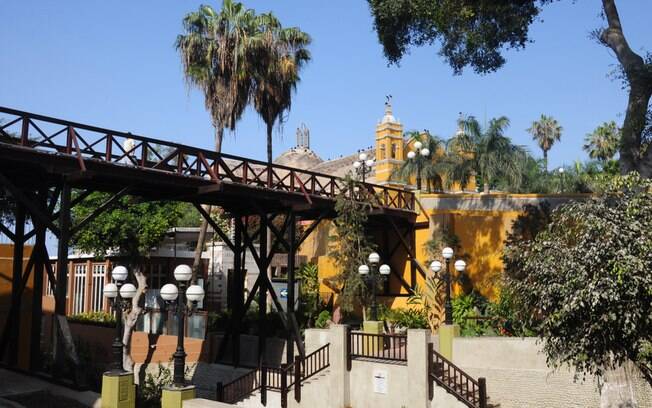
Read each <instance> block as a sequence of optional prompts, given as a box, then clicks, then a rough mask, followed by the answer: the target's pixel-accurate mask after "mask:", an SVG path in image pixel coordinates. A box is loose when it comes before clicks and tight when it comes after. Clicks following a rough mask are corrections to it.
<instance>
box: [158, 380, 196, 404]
mask: <svg viewBox="0 0 652 408" xmlns="http://www.w3.org/2000/svg"><path fill="white" fill-rule="evenodd" d="M193 398H195V386H194V385H186V386H185V387H175V386H170V387H165V388H163V395H162V396H161V408H182V407H183V401H185V400H189V399H193Z"/></svg>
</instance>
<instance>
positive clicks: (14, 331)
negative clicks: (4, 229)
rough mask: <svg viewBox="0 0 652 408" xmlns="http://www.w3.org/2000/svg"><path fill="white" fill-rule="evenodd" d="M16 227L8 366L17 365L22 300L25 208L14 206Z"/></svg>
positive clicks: (9, 320) (9, 318) (9, 319)
mask: <svg viewBox="0 0 652 408" xmlns="http://www.w3.org/2000/svg"><path fill="white" fill-rule="evenodd" d="M15 214H16V215H15V216H16V224H15V225H16V226H15V230H14V237H15V241H14V254H13V267H12V271H13V275H12V279H11V315H10V316H8V324H9V355H8V359H7V362H8V363H9V365H10V366H15V365H16V364H17V363H18V354H19V343H20V342H19V339H20V315H21V313H20V309H21V303H22V302H21V299H22V293H21V292H22V288H21V284H22V280H23V254H24V249H25V242H24V237H25V207H24V206H23V205H22V204H20V203H18V204H17V205H16V213H15Z"/></svg>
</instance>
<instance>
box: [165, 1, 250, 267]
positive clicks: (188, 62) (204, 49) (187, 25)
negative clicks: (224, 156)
mask: <svg viewBox="0 0 652 408" xmlns="http://www.w3.org/2000/svg"><path fill="white" fill-rule="evenodd" d="M255 22H256V16H255V12H254V11H253V10H251V9H246V8H245V7H244V6H243V5H242V4H241V3H238V2H234V1H232V0H224V1H223V3H222V9H221V10H220V12H217V11H215V10H214V9H213V8H212V7H210V6H206V5H202V6H200V7H199V10H197V11H195V12H192V13H189V14H188V15H186V16H185V17H184V19H183V28H184V33H183V34H180V35H179V36H178V37H177V41H176V48H177V50H178V51H179V52H180V54H181V61H182V64H183V71H184V75H185V78H186V81H187V83H188V85H189V86H192V87H196V88H198V89H200V90H201V91H202V92H203V93H204V104H205V106H206V109H207V110H208V111H209V113H210V115H211V120H212V123H213V127H214V128H215V151H216V152H218V153H219V152H221V150H222V139H223V137H224V129H225V128H228V129H230V130H234V129H235V125H236V122H237V121H238V120H239V119H240V118H241V116H242V114H243V112H244V110H245V108H246V106H247V104H248V103H249V97H250V94H251V86H252V81H251V72H250V70H251V67H252V64H251V63H250V61H249V60H248V59H247V58H248V57H250V55H251V51H250V50H251V47H252V41H251V40H252V38H253V37H254V35H255V34H256V25H255ZM207 211H208V213H209V214H210V212H211V207H210V206H209V207H208V208H207ZM207 229H208V222H207V221H206V220H202V224H201V228H200V230H199V237H198V239H197V246H196V247H195V253H194V260H193V272H194V273H195V274H196V273H197V271H198V269H199V265H200V262H201V252H202V250H203V248H204V243H205V241H206V232H207ZM193 280H194V279H193Z"/></svg>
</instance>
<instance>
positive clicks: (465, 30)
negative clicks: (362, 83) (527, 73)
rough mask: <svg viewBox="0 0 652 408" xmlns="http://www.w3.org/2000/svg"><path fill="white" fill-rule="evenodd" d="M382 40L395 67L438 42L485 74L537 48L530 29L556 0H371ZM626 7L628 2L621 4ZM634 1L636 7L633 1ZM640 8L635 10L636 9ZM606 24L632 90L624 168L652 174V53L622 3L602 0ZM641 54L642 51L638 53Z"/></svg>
mask: <svg viewBox="0 0 652 408" xmlns="http://www.w3.org/2000/svg"><path fill="white" fill-rule="evenodd" d="M367 2H368V3H369V7H370V8H371V13H372V16H373V18H374V27H375V29H376V32H377V34H378V40H379V41H380V43H381V45H382V46H383V51H384V53H385V56H386V57H387V59H388V60H389V62H390V63H398V62H399V61H400V60H401V58H402V57H403V56H404V55H405V54H407V53H408V52H409V50H410V48H411V47H413V46H416V47H418V46H428V45H433V44H438V45H439V46H440V48H439V54H440V55H441V56H442V57H443V58H444V59H445V61H446V62H447V63H448V64H449V65H450V66H451V67H452V68H453V71H454V72H455V73H456V74H460V73H461V72H462V70H463V68H465V67H471V68H473V69H474V70H475V71H476V72H478V73H482V74H485V73H489V72H493V71H496V70H497V69H499V68H501V67H502V66H503V65H504V64H505V57H504V52H506V51H507V50H510V49H516V50H519V49H523V48H525V46H526V45H527V44H528V43H530V42H532V40H531V38H530V33H529V28H530V26H531V24H532V23H533V22H534V21H535V20H537V19H538V17H539V13H540V12H541V9H542V8H543V7H544V6H546V5H548V4H551V3H553V2H554V1H553V0H503V1H495V0H439V1H432V0H367ZM622 3H623V4H624V3H625V2H622ZM628 3H629V2H628ZM631 7H635V6H631ZM597 11H600V12H601V15H602V17H603V18H604V20H605V23H606V26H605V27H603V28H600V29H598V30H595V31H594V35H593V37H594V39H595V40H597V41H598V43H599V44H601V45H604V46H606V47H608V48H609V49H611V51H613V53H614V55H615V56H616V58H617V60H618V63H619V67H620V69H621V71H622V77H623V79H624V80H625V82H626V84H627V86H628V87H629V100H628V102H627V107H626V114H625V120H624V123H623V126H622V144H621V147H620V164H621V166H620V169H621V172H622V173H623V174H627V173H629V172H630V171H634V170H635V171H638V172H639V173H640V174H641V175H643V176H644V177H650V176H652V149H650V148H649V147H648V146H649V143H648V141H647V140H645V135H644V130H645V127H646V114H647V111H648V109H649V104H650V97H651V96H652V54H650V53H648V54H647V55H643V56H642V55H639V54H637V53H636V52H635V51H634V49H632V47H631V46H630V45H629V43H628V41H627V37H626V36H625V33H624V30H623V27H622V22H621V20H620V16H619V14H618V8H617V6H616V0H602V7H601V9H600V10H598V9H597V7H596V10H594V11H593V12H594V13H595V12H597ZM635 48H638V47H635Z"/></svg>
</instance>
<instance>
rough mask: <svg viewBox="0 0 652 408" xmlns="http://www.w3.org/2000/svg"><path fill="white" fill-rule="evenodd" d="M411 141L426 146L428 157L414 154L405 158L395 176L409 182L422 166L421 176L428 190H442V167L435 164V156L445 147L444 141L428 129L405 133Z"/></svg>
mask: <svg viewBox="0 0 652 408" xmlns="http://www.w3.org/2000/svg"><path fill="white" fill-rule="evenodd" d="M404 137H405V138H407V139H408V140H409V141H410V142H413V141H414V142H421V143H422V145H423V147H424V148H427V149H428V150H429V151H430V155H429V156H428V157H424V156H422V155H420V154H417V155H415V156H414V159H410V160H405V161H404V162H403V164H401V166H400V167H398V168H397V169H396V170H395V171H394V173H393V174H392V176H393V178H396V179H398V180H401V181H403V182H407V181H408V180H410V178H412V177H416V175H417V171H418V170H419V166H420V167H421V177H422V178H423V179H424V180H425V182H426V190H427V191H428V192H432V191H433V190H440V191H441V190H442V188H443V183H442V178H441V175H440V174H439V172H440V168H439V167H437V165H436V164H435V162H434V160H433V157H434V156H436V155H437V154H438V153H439V152H440V151H442V150H443V149H444V142H443V141H442V140H441V139H440V138H438V137H437V136H433V135H431V134H430V132H428V131H424V132H419V131H415V130H413V131H410V132H406V134H405V135H404Z"/></svg>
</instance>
